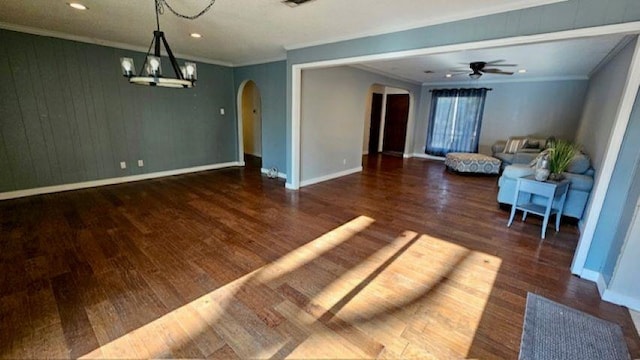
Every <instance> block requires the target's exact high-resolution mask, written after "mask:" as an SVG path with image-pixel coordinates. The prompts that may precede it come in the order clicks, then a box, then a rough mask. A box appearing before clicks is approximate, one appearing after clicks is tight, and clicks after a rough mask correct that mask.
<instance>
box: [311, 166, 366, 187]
mask: <svg viewBox="0 0 640 360" xmlns="http://www.w3.org/2000/svg"><path fill="white" fill-rule="evenodd" d="M357 172H362V166H358V167H356V168H353V169H347V170H343V171H339V172H337V173H333V174H329V175H324V176H320V177H317V178H313V179H309V180H303V181H301V182H300V187H302V186H308V185H313V184H317V183H319V182H323V181H327V180H331V179H335V178H339V177H343V176H347V175H351V174H355V173H357Z"/></svg>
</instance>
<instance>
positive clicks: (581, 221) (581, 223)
mask: <svg viewBox="0 0 640 360" xmlns="http://www.w3.org/2000/svg"><path fill="white" fill-rule="evenodd" d="M578 230H580V234H582V233H583V232H584V220H580V221H578Z"/></svg>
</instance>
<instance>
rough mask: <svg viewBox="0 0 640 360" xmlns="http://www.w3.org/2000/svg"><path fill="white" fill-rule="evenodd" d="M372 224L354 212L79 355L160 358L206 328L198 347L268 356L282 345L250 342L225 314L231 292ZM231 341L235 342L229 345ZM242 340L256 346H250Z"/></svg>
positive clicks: (291, 266)
mask: <svg viewBox="0 0 640 360" xmlns="http://www.w3.org/2000/svg"><path fill="white" fill-rule="evenodd" d="M373 222H374V220H373V219H371V218H369V217H367V216H359V217H357V218H355V219H353V220H351V221H349V222H347V223H345V224H343V225H341V226H339V227H337V228H335V229H333V230H331V231H329V232H327V233H325V234H323V235H322V236H320V237H318V238H316V239H315V240H313V241H311V242H309V243H307V244H305V245H303V246H300V247H298V248H296V249H295V250H293V251H291V252H289V253H287V254H286V255H284V256H283V257H281V258H280V259H278V260H276V261H275V262H273V263H271V264H268V265H266V266H264V267H262V268H259V269H257V270H255V271H253V272H251V273H248V274H246V275H245V276H243V277H241V278H238V279H236V280H235V281H233V282H231V283H228V284H227V285H225V286H223V287H221V288H218V289H216V290H214V291H213V292H211V293H209V294H206V295H203V296H202V297H200V298H198V299H196V300H194V301H192V302H190V303H188V304H186V305H183V306H182V307H180V308H177V309H175V310H173V311H171V312H169V313H167V314H165V315H163V316H162V317H160V318H158V319H156V320H154V321H152V322H150V323H148V324H146V325H145V326H142V327H140V328H138V329H136V330H133V331H131V332H129V333H127V334H126V335H124V336H122V337H120V338H118V339H115V340H113V341H111V342H109V343H107V344H104V345H102V346H101V347H100V348H98V349H95V350H94V351H92V352H90V353H88V354H86V355H84V356H83V357H82V358H86V359H89V358H150V357H162V356H163V355H164V354H167V353H168V352H169V351H170V349H171V348H179V347H180V346H181V345H182V344H186V343H187V342H188V341H189V340H190V339H194V338H195V339H197V338H200V336H199V335H200V334H202V333H206V332H207V331H209V332H211V333H212V334H211V335H212V336H213V337H214V339H213V341H211V340H206V341H203V343H204V344H203V345H202V347H205V349H208V350H211V349H212V348H213V351H215V350H216V349H215V348H216V346H217V348H221V347H222V346H223V345H224V341H227V342H229V343H230V345H231V346H232V348H234V350H236V351H237V352H238V355H241V356H242V357H254V358H255V357H257V358H262V357H271V356H272V355H273V354H274V353H275V352H276V351H277V350H278V349H280V348H281V347H282V344H274V345H273V346H272V347H270V346H266V347H265V346H263V345H261V344H259V343H257V342H255V341H253V340H252V336H254V335H253V334H251V333H249V332H248V331H247V330H246V329H244V327H243V326H241V325H240V324H238V323H237V321H236V319H234V318H231V317H230V316H229V314H228V313H227V310H228V309H229V307H231V304H232V303H233V302H236V301H237V300H236V299H234V294H235V293H236V292H237V291H239V290H240V289H241V288H242V287H244V286H251V285H247V284H248V283H249V282H251V283H254V284H255V283H267V282H269V281H270V280H272V279H274V278H276V277H278V276H280V275H282V274H286V273H288V272H292V271H295V270H296V269H298V268H299V267H301V266H303V265H304V264H306V263H308V262H310V261H312V260H313V259H314V258H316V257H317V256H319V255H320V254H322V253H324V252H326V251H330V250H331V249H332V248H334V247H335V246H338V245H340V244H341V243H342V242H344V241H347V240H349V239H350V238H351V237H353V236H354V235H356V234H357V233H359V232H361V231H363V230H364V229H366V228H367V227H369V226H370V225H371V224H373ZM225 318H226V319H225ZM225 320H227V321H225ZM211 328H215V329H216V332H217V333H218V334H222V337H223V338H224V339H221V338H220V336H217V335H216V334H215V333H216V332H213V331H212V329H211ZM225 334H226V335H227V336H225ZM208 343H211V344H208ZM234 343H235V344H236V346H233V345H234ZM167 344H170V345H171V346H168V345H167ZM247 344H254V345H256V346H255V348H251V346H247ZM199 347H200V346H199ZM205 349H202V350H205ZM238 350H240V351H238ZM213 351H211V352H213ZM211 352H203V353H211ZM243 355H245V356H243Z"/></svg>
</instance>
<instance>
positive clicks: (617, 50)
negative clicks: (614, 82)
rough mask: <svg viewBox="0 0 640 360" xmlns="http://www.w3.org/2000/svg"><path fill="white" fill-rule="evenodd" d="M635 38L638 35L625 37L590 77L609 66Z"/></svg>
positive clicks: (594, 69)
mask: <svg viewBox="0 0 640 360" xmlns="http://www.w3.org/2000/svg"><path fill="white" fill-rule="evenodd" d="M635 38H637V35H627V36H625V37H623V38H622V40H620V42H618V43H617V44H616V46H614V47H613V49H611V51H609V53H608V54H607V55H606V56H605V57H604V58H603V59H602V60H600V62H599V63H598V65H596V67H594V68H593V70H591V72H590V73H589V77H591V76H593V75H594V74H595V73H597V72H598V71H600V69H602V68H603V67H604V66H605V65H607V64H608V63H609V61H611V60H612V59H613V58H614V57H616V56H617V55H618V54H619V53H620V51H622V49H624V48H625V47H626V46H627V45H629V43H630V42H631V41H633V39H635Z"/></svg>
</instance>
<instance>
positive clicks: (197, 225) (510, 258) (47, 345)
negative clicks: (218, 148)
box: [0, 156, 640, 359]
mask: <svg viewBox="0 0 640 360" xmlns="http://www.w3.org/2000/svg"><path fill="white" fill-rule="evenodd" d="M247 164H248V165H247V166H246V167H245V168H236V169H223V170H216V171H207V172H201V173H196V174H187V175H181V176H175V177H167V178H162V179H155V180H149V181H142V182H136V183H128V184H121V185H114V186H106V187H100V188H94V189H84V190H78V191H72V192H64V193H58V194H48V195H42V196H35V197H29V198H23V199H15V200H8V201H2V202H0V358H27V357H30V358H75V357H86V358H174V357H189V358H205V357H206V358H214V359H232V358H287V357H288V358H374V357H379V358H420V359H443V358H481V359H493V358H496V359H503V358H507V359H511V358H517V356H518V351H519V346H520V336H521V334H522V323H523V317H524V311H525V303H526V296H527V292H535V293H538V294H540V295H542V296H546V297H548V298H550V299H551V300H554V301H558V302H560V303H563V304H565V305H568V306H571V307H574V308H576V309H578V310H581V311H584V312H587V313H589V314H591V315H594V316H597V317H600V318H603V319H606V320H609V321H612V322H615V323H618V324H620V325H621V326H622V328H623V332H624V335H625V338H626V341H627V345H628V347H629V351H630V354H631V355H632V357H640V338H639V337H638V334H637V333H636V331H635V329H634V327H633V324H632V322H631V318H630V316H629V314H628V312H627V311H626V309H625V308H623V307H620V306H616V305H613V304H610V303H607V302H604V301H602V300H601V299H600V296H599V294H598V290H597V288H596V286H595V285H594V284H593V283H591V282H589V281H585V280H582V279H579V278H577V277H574V276H573V275H571V273H570V271H569V266H570V264H571V260H572V257H573V253H574V250H575V247H576V244H577V241H578V237H579V231H578V229H577V227H576V226H575V225H572V224H571V223H563V224H562V226H561V229H560V232H555V231H552V230H549V231H548V232H547V238H546V239H545V240H544V241H542V240H540V238H539V233H540V220H539V219H537V218H535V217H530V219H527V221H526V222H520V221H518V222H515V223H514V224H513V226H512V227H511V228H507V227H506V223H507V219H508V212H506V211H504V210H501V209H500V208H499V207H498V206H497V204H496V202H495V199H496V193H497V181H496V178H492V177H474V176H459V175H456V174H451V173H448V172H446V171H445V170H444V166H443V164H442V163H441V162H437V161H430V160H422V159H401V158H394V157H387V156H370V157H365V158H364V160H363V168H364V170H363V172H362V173H361V174H354V175H350V176H346V177H342V178H339V179H335V180H331V181H328V182H323V183H319V184H316V185H313V186H308V187H305V188H302V189H300V190H299V191H290V190H287V189H285V188H284V185H283V183H282V181H280V180H276V179H269V178H267V177H265V176H262V174H261V173H260V169H259V168H256V167H252V166H251V165H250V164H251V162H248V163H247Z"/></svg>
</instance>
